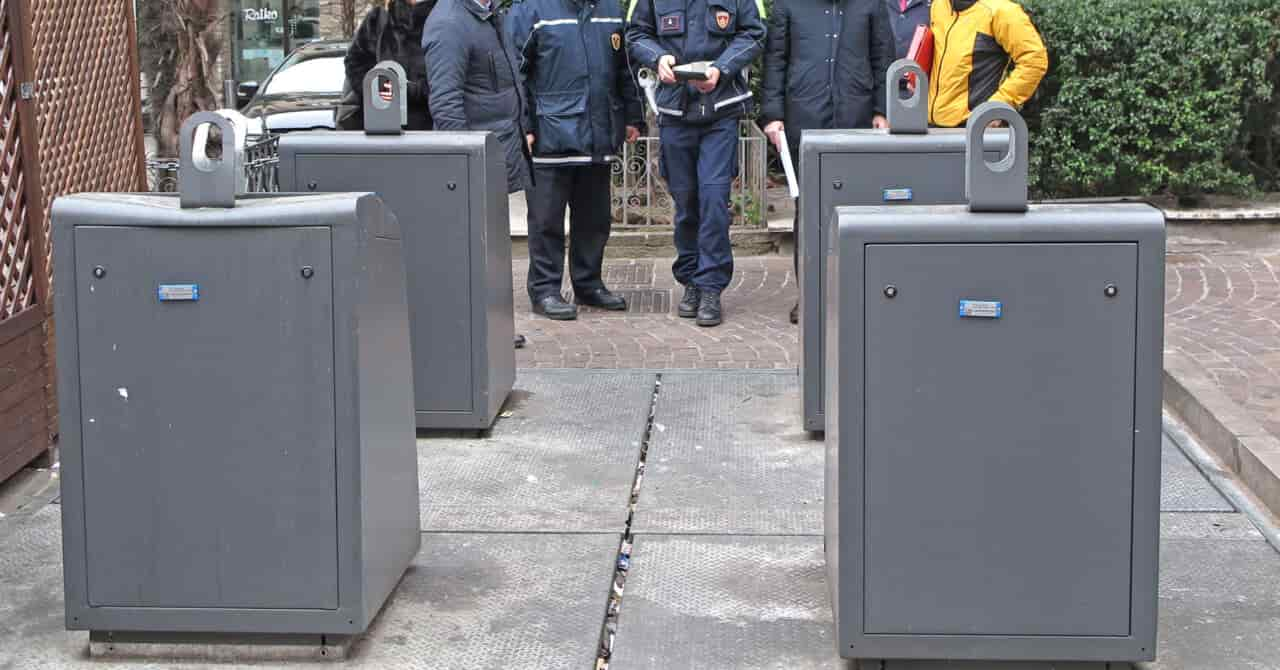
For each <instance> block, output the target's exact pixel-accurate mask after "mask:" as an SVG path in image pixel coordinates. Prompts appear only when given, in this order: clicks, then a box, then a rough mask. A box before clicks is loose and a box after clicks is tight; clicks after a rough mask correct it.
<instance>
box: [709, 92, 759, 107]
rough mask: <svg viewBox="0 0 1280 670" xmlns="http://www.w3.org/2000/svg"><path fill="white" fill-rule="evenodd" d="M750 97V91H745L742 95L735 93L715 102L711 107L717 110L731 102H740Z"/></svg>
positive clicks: (731, 103)
mask: <svg viewBox="0 0 1280 670" xmlns="http://www.w3.org/2000/svg"><path fill="white" fill-rule="evenodd" d="M750 99H751V91H747V92H746V93H743V94H742V95H735V96H733V97H732V98H729V99H727V100H721V101H720V102H717V103H716V104H715V105H713V106H712V109H714V110H716V111H717V112H718V111H720V110H721V109H724V108H725V107H728V106H729V105H733V104H736V103H739V102H742V101H743V100H750Z"/></svg>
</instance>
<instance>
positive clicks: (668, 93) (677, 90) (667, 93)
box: [653, 83, 688, 116]
mask: <svg viewBox="0 0 1280 670" xmlns="http://www.w3.org/2000/svg"><path fill="white" fill-rule="evenodd" d="M653 97H654V101H655V102H657V103H658V112H659V113H661V114H665V115H666V116H684V108H685V105H686V104H688V100H687V98H688V87H687V86H685V85H684V84H680V83H676V84H663V85H661V86H659V87H658V90H657V91H656V92H655V93H654V96H653Z"/></svg>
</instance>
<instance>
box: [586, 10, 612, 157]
mask: <svg viewBox="0 0 1280 670" xmlns="http://www.w3.org/2000/svg"><path fill="white" fill-rule="evenodd" d="M595 11H596V5H595V3H594V2H593V1H592V0H583V1H582V6H581V8H580V9H579V10H578V40H579V41H580V42H582V59H583V60H584V61H585V62H586V64H587V106H586V115H585V116H586V117H587V130H588V131H589V132H590V133H591V142H590V146H589V147H587V153H589V154H591V155H592V156H595V155H596V154H597V152H596V122H595V114H592V107H591V89H592V88H593V86H592V85H591V73H592V72H594V71H595V70H594V68H592V67H591V49H590V47H589V46H588V44H587V31H588V30H592V27H591V15H592V14H595ZM612 118H613V115H612V113H610V119H612ZM610 123H611V124H612V121H610ZM609 139H610V140H612V139H613V136H612V134H610V136H609ZM606 151H607V150H606Z"/></svg>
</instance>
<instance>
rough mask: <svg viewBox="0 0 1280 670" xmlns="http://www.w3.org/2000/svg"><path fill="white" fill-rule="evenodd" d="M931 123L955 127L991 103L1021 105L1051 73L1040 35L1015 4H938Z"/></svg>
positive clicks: (970, 0) (968, 0) (956, 0)
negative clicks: (994, 101) (979, 107)
mask: <svg viewBox="0 0 1280 670" xmlns="http://www.w3.org/2000/svg"><path fill="white" fill-rule="evenodd" d="M929 18H930V24H931V27H932V30H933V76H932V77H931V81H930V83H929V123H931V124H933V125H935V126H943V127H955V126H960V125H963V124H964V122H965V121H967V120H968V119H969V112H970V111H971V110H973V109H974V108H975V107H977V106H978V105H981V104H982V103H984V102H987V101H988V100H999V101H1001V102H1006V103H1009V104H1010V105H1013V106H1014V107H1015V108H1016V107H1021V106H1022V104H1023V103H1025V102H1026V101H1027V100H1028V99H1030V98H1031V95H1032V94H1033V93H1035V92H1036V87H1037V86H1039V85H1040V80H1041V79H1042V78H1043V77H1044V73H1045V71H1046V70H1048V69H1049V54H1048V52H1047V51H1045V48H1044V42H1043V41H1042V40H1041V39H1040V33H1039V32H1037V31H1036V27H1035V26H1034V25H1032V23H1031V19H1030V18H1029V17H1028V16H1027V13H1026V12H1025V11H1023V9H1022V6H1021V5H1019V4H1018V3H1017V2H1014V1H1013V0H935V2H934V3H933V8H932V10H931V12H930V17H929Z"/></svg>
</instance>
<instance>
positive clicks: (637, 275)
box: [604, 261, 653, 286]
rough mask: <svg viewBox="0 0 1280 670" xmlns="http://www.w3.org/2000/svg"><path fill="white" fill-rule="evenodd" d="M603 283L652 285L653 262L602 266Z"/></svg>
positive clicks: (610, 284) (612, 284)
mask: <svg viewBox="0 0 1280 670" xmlns="http://www.w3.org/2000/svg"><path fill="white" fill-rule="evenodd" d="M604 283H606V284H608V285H609V286H615V285H616V286H652V285H653V263H645V262H643V261H642V262H633V263H627V264H625V265H624V264H612V265H607V266H605V268H604Z"/></svg>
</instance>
